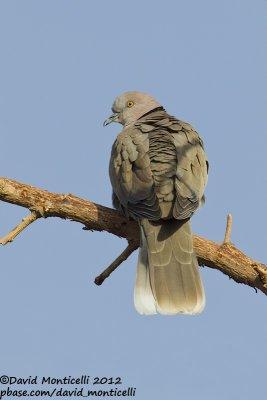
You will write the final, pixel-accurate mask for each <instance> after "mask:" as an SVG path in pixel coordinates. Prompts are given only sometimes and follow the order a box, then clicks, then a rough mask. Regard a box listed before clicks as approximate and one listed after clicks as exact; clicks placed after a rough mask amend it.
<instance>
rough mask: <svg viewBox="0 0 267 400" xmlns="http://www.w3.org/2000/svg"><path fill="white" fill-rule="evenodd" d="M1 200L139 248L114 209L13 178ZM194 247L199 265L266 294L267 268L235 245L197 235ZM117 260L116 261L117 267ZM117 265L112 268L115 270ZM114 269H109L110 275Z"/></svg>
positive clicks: (1, 188)
mask: <svg viewBox="0 0 267 400" xmlns="http://www.w3.org/2000/svg"><path fill="white" fill-rule="evenodd" d="M0 200H2V201H5V202H8V203H12V204H16V205H18V206H22V207H25V208H28V209H29V210H30V211H31V212H34V213H36V214H37V215H38V217H44V218H47V217H59V218H63V219H69V220H72V221H76V222H80V223H81V224H83V225H85V227H86V229H90V230H96V231H107V232H110V233H112V234H113V235H116V236H119V237H123V238H126V239H127V240H128V243H131V245H132V246H133V247H134V246H135V248H137V247H138V246H139V230H138V225H137V223H136V222H134V221H128V220H127V219H126V218H124V217H123V216H122V215H120V214H119V213H118V212H117V211H115V210H112V209H110V208H107V207H104V206H101V205H98V204H94V203H92V202H90V201H88V200H84V199H81V198H79V197H76V196H74V195H72V194H56V193H50V192H48V191H46V190H42V189H37V188H35V187H33V186H30V185H26V184H22V183H19V182H17V181H14V180H11V179H7V178H0ZM229 240H230V239H229ZM194 248H195V251H196V254H197V257H198V260H199V263H200V265H206V266H207V267H210V268H214V269H218V270H219V271H221V272H223V273H224V274H226V275H228V276H229V277H230V278H232V279H234V280H235V281H236V282H238V283H243V284H245V285H248V286H251V287H253V288H255V289H259V290H261V291H262V292H263V293H265V294H267V284H266V282H267V279H266V277H267V266H266V265H264V264H261V263H259V262H257V261H254V260H253V259H251V258H250V257H248V256H246V255H245V254H244V253H242V252H241V251H240V250H239V249H237V248H236V247H235V246H234V245H233V244H232V243H230V242H226V243H225V242H224V243H223V244H222V245H220V244H217V243H215V242H213V241H211V240H208V239H204V238H202V237H200V236H197V235H195V236H194ZM127 249H128V247H127ZM127 249H126V250H127ZM126 250H125V251H124V256H125V255H126V256H127V254H128V251H129V249H128V250H127V251H126ZM125 252H126V253H125ZM131 252H132V251H131ZM131 252H129V254H131ZM122 254H123V253H122ZM129 254H128V255H129ZM124 256H123V257H124ZM120 257H121V256H119V257H118V258H120ZM126 258H127V257H126ZM126 258H125V259H126ZM117 260H118V259H117ZM117 260H115V261H114V263H115V264H116V261H117ZM114 263H112V264H111V266H112V265H113V267H114ZM111 266H110V267H111ZM113 267H112V268H113ZM112 268H111V269H112ZM111 269H109V268H108V272H109V273H110V271H111ZM104 273H105V272H104ZM100 276H101V275H100ZM102 278H103V276H102Z"/></svg>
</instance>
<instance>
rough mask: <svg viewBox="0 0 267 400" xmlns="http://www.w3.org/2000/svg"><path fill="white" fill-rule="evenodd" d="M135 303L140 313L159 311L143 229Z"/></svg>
mask: <svg viewBox="0 0 267 400" xmlns="http://www.w3.org/2000/svg"><path fill="white" fill-rule="evenodd" d="M134 305H135V308H136V310H137V311H138V312H139V314H144V315H150V314H156V313H157V309H156V303H155V298H154V296H153V293H152V289H151V285H150V278H149V270H148V253H147V245H146V239H145V237H144V234H143V231H142V229H141V246H140V250H139V256H138V264H137V274H136V282H135V288H134Z"/></svg>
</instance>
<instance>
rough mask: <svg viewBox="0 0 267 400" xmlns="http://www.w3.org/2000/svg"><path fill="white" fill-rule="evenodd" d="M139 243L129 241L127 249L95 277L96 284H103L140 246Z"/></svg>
mask: <svg viewBox="0 0 267 400" xmlns="http://www.w3.org/2000/svg"><path fill="white" fill-rule="evenodd" d="M138 246H139V244H138V243H136V242H129V244H128V246H127V247H126V249H125V250H123V252H122V253H121V254H120V255H119V257H117V258H116V260H114V261H113V263H111V264H110V265H109V266H108V267H107V268H106V269H105V270H104V271H103V272H102V273H101V274H100V275H98V276H97V277H96V278H95V284H96V285H98V286H99V285H102V283H103V282H104V280H105V279H106V278H108V277H109V275H110V274H111V273H112V272H113V271H115V269H116V268H118V266H119V265H120V264H121V263H122V262H123V261H125V260H127V258H128V257H129V256H130V255H131V254H132V253H133V252H134V251H135V250H136V249H137V248H138Z"/></svg>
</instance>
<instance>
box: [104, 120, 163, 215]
mask: <svg viewBox="0 0 267 400" xmlns="http://www.w3.org/2000/svg"><path fill="white" fill-rule="evenodd" d="M148 151H149V139H148V135H147V134H143V133H142V131H141V130H140V129H138V128H135V127H131V128H126V129H124V130H123V131H122V133H121V134H120V135H119V136H118V137H117V139H116V141H115V143H114V145H113V147H112V151H111V158H110V165H109V174H110V180H111V184H112V187H113V204H114V206H115V207H116V208H118V209H120V210H122V211H123V212H124V213H125V214H126V215H127V216H128V215H130V216H131V217H133V218H137V219H138V218H148V219H159V218H160V215H161V213H160V208H159V204H158V200H157V197H156V195H155V192H154V188H153V187H154V182H153V175H152V172H151V169H150V159H149V155H148Z"/></svg>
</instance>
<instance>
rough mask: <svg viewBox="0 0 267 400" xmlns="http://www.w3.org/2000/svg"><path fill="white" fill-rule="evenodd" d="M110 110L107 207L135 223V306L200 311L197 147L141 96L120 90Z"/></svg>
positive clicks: (204, 166)
mask: <svg viewBox="0 0 267 400" xmlns="http://www.w3.org/2000/svg"><path fill="white" fill-rule="evenodd" d="M112 111H113V115H112V116H111V117H110V118H108V119H107V120H106V121H105V123H104V125H108V124H109V123H111V122H119V123H121V124H122V125H123V130H122V132H121V133H120V134H119V135H118V137H117V139H116V140H115V142H114V144H113V147H112V151H111V158H110V166H109V174H110V180H111V184H112V187H113V204H114V207H115V208H117V209H118V210H120V211H121V212H122V213H123V214H124V215H125V216H127V217H128V218H133V219H135V220H137V221H138V223H139V226H140V237H141V246H140V250H139V257H138V265H137V276H136V283H135V291H134V303H135V308H136V310H137V311H138V312H139V313H140V314H146V315H147V314H155V313H157V312H158V313H160V314H177V313H183V314H197V313H200V312H201V311H202V310H203V308H204V306H205V293H204V289H203V285H202V282H201V278H200V274H199V268H198V263H197V259H196V256H195V253H194V250H193V236H192V232H191V226H190V217H191V216H192V214H193V213H194V211H195V210H196V209H197V208H198V207H199V206H200V205H201V203H202V202H204V194H203V193H204V188H205V185H206V182H207V174H208V161H207V159H206V155H205V152H204V148H203V142H202V140H201V138H200V137H199V136H198V134H197V132H196V131H195V130H194V129H193V128H192V126H191V125H189V124H188V123H185V122H182V121H180V120H178V119H176V118H174V117H172V116H170V115H169V114H168V113H167V112H166V111H165V110H164V108H163V107H162V106H161V105H160V104H159V103H158V102H157V101H156V100H155V99H154V98H153V97H151V96H149V95H147V94H144V93H140V92H126V93H124V94H122V95H121V96H119V97H117V98H116V99H115V101H114V103H113V106H112Z"/></svg>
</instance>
